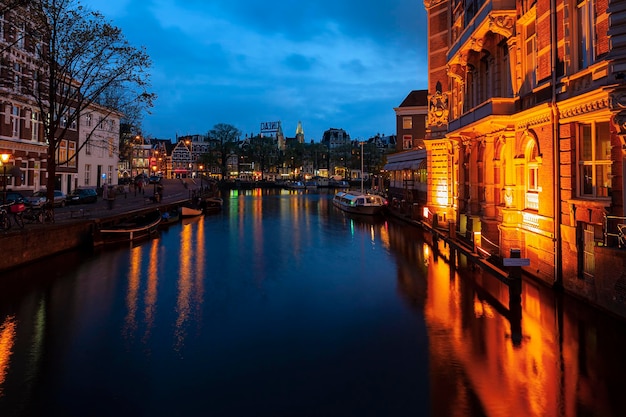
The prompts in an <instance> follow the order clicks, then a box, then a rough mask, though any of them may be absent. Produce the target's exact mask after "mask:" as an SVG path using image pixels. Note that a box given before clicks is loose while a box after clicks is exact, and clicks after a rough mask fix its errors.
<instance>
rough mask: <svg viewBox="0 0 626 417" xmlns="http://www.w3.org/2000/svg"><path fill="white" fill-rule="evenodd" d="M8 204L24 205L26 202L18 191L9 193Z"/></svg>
mask: <svg viewBox="0 0 626 417" xmlns="http://www.w3.org/2000/svg"><path fill="white" fill-rule="evenodd" d="M6 200H7V204H12V203H23V202H24V201H25V200H24V196H23V195H22V194H21V193H18V192H17V191H7V197H6Z"/></svg>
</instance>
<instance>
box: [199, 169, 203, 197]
mask: <svg viewBox="0 0 626 417" xmlns="http://www.w3.org/2000/svg"><path fill="white" fill-rule="evenodd" d="M198 168H200V192H201V193H202V192H204V184H203V180H204V178H203V177H204V165H200V166H199V167H198Z"/></svg>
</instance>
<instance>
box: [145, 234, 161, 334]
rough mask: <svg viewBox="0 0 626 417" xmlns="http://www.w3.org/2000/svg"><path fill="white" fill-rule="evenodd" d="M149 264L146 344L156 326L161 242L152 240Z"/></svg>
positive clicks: (146, 293)
mask: <svg viewBox="0 0 626 417" xmlns="http://www.w3.org/2000/svg"><path fill="white" fill-rule="evenodd" d="M148 252H149V254H150V255H149V263H148V271H147V272H148V285H147V286H146V291H145V294H144V305H145V307H144V316H145V318H146V330H145V332H144V337H143V341H144V343H146V342H147V341H148V340H149V339H150V333H151V331H152V327H153V326H154V320H155V316H156V306H157V299H158V288H159V285H158V284H159V269H160V268H159V260H160V256H159V241H158V240H152V241H151V242H150V245H149V247H148Z"/></svg>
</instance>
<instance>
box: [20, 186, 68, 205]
mask: <svg viewBox="0 0 626 417" xmlns="http://www.w3.org/2000/svg"><path fill="white" fill-rule="evenodd" d="M46 194H47V191H46V190H39V191H36V192H35V193H33V195H31V196H30V197H26V204H28V205H29V206H35V207H36V206H41V205H43V204H45V203H46V201H48V198H47V197H46ZM54 205H55V206H59V207H65V194H64V193H63V192H62V191H59V190H54Z"/></svg>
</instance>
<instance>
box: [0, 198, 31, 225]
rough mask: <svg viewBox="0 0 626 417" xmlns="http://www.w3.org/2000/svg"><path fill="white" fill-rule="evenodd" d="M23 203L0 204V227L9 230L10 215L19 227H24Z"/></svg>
mask: <svg viewBox="0 0 626 417" xmlns="http://www.w3.org/2000/svg"><path fill="white" fill-rule="evenodd" d="M24 208H25V207H24V203H10V204H3V205H0V229H3V230H9V229H10V228H11V217H13V223H15V224H16V225H17V226H18V227H19V228H20V229H23V228H24V219H23V218H22V213H23V212H24Z"/></svg>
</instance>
